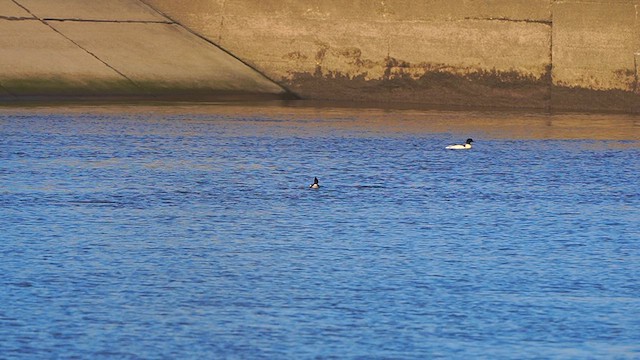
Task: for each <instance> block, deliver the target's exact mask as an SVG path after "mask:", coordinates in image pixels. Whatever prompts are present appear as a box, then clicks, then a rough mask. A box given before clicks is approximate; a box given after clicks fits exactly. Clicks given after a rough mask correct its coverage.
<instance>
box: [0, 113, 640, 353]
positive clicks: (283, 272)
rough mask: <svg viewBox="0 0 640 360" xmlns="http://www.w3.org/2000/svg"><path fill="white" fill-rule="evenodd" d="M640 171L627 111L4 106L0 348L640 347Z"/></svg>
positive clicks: (639, 145)
mask: <svg viewBox="0 0 640 360" xmlns="http://www.w3.org/2000/svg"><path fill="white" fill-rule="evenodd" d="M527 124H529V125H527ZM467 137H473V138H474V140H475V146H474V148H473V149H472V150H470V151H447V150H444V146H446V145H448V144H449V143H451V142H459V141H463V140H464V139H466V138H467ZM639 174H640V126H639V125H638V122H637V119H634V118H628V117H624V116H622V117H621V116H617V117H616V116H611V119H608V118H607V116H603V115H600V116H595V115H594V116H590V115H554V116H545V115H532V116H529V115H526V114H506V115H505V114H491V113H470V112H457V113H456V112H433V111H432V112H424V113H421V112H419V111H407V112H403V111H400V110H398V111H382V110H363V109H360V110H344V109H343V110H334V109H311V110H309V109H296V108H286V107H284V108H279V107H275V108H262V107H260V106H255V107H251V108H244V107H242V106H232V107H226V106H223V105H217V106H210V107H205V108H204V109H202V108H198V109H191V108H190V107H188V106H185V107H182V108H178V109H171V108H163V107H160V108H154V107H150V108H143V109H136V108H135V107H133V108H128V107H123V108H117V107H116V108H107V109H102V108H99V107H98V108H92V107H87V108H82V107H81V108H79V109H78V108H75V109H69V110H66V109H60V108H57V109H56V108H54V109H46V108H45V109H21V110H20V109H19V110H16V109H10V110H6V109H5V110H4V111H0V231H1V232H0V238H1V239H0V358H2V359H41V358H46V359H48V358H64V359H67V358H86V359H101V358H109V359H186V358H193V359H217V358H266V359H283V358H292V359H300V358H363V359H364V358H367V359H368V358H394V359H395V358H397V359H403V358H414V359H415V358H491V359H495V358H517V359H526V358H636V359H637V358H640V181H639V180H638V175H639ZM314 176H317V177H318V178H319V179H320V185H321V188H320V189H318V190H312V189H309V188H308V186H309V184H310V183H311V182H312V181H313V177H314Z"/></svg>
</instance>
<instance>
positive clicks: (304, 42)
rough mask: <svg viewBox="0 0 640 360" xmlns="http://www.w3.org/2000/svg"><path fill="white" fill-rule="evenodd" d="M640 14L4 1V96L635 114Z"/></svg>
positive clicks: (406, 1)
mask: <svg viewBox="0 0 640 360" xmlns="http://www.w3.org/2000/svg"><path fill="white" fill-rule="evenodd" d="M639 8H640V0H615V1H604V0H494V1H487V2H480V1H465V0H450V1H449V0H427V1H416V0H386V1H358V2H344V1H341V0H323V1H307V0H290V1H286V2H285V1H279V0H261V1H257V0H234V1H228V0H192V1H184V2H177V1H173V0H108V1H103V2H99V3H97V4H94V2H88V1H83V0H58V1H47V0H0V31H2V34H3V36H2V37H1V38H0V48H1V49H2V53H0V99H3V98H4V99H7V98H9V99H10V98H21V97H29V96H38V95H43V96H51V95H65V94H66V95H69V96H77V95H95V96H104V95H118V96H163V95H176V94H177V95H182V96H186V97H189V98H198V97H207V96H210V97H214V98H215V97H216V96H223V95H225V94H226V95H228V94H261V95H264V96H272V97H286V96H289V95H291V94H289V93H288V92H287V90H285V89H288V90H290V91H291V92H292V93H295V94H296V95H297V96H299V97H301V98H304V99H313V100H330V101H366V102H375V103H389V104H420V105H444V106H499V107H512V108H533V109H543V110H605V111H626V112H639V111H640V86H639V85H640V83H639V80H638V64H639V63H640V19H639V15H638V13H639ZM223 49H224V50H223ZM230 54H233V56H232V55H230ZM239 59H240V60H239ZM247 65H248V66H247Z"/></svg>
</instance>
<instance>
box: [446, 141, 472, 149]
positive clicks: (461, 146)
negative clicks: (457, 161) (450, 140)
mask: <svg viewBox="0 0 640 360" xmlns="http://www.w3.org/2000/svg"><path fill="white" fill-rule="evenodd" d="M472 142H473V139H467V141H466V142H465V143H464V144H455V145H449V146H447V147H446V148H445V149H449V150H469V149H471V143H472Z"/></svg>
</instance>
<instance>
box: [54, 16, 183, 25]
mask: <svg viewBox="0 0 640 360" xmlns="http://www.w3.org/2000/svg"><path fill="white" fill-rule="evenodd" d="M42 20H43V21H59V22H65V21H69V22H82V23H115V24H167V25H173V24H174V22H172V21H169V20H166V21H162V20H105V19H77V18H64V19H63V18H42Z"/></svg>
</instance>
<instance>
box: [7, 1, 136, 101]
mask: <svg viewBox="0 0 640 360" xmlns="http://www.w3.org/2000/svg"><path fill="white" fill-rule="evenodd" d="M12 1H13V2H14V3H15V4H16V5H18V6H19V7H21V8H22V9H24V11H26V12H28V13H29V14H30V15H31V16H33V17H34V18H35V19H37V20H38V21H40V22H41V23H43V24H44V25H45V26H47V27H49V28H50V29H51V30H53V31H55V32H56V33H57V34H59V35H60V36H62V37H63V38H65V39H67V41H69V42H71V43H72V44H74V45H75V46H77V47H78V48H79V49H82V50H83V51H84V52H86V53H87V54H89V55H91V56H92V57H94V58H95V59H96V60H98V61H100V62H101V63H102V64H104V65H105V66H106V67H108V68H109V69H111V70H113V71H115V72H116V73H117V74H118V75H120V76H121V77H123V78H125V79H127V81H129V82H130V83H131V84H133V86H135V87H137V88H138V89H142V88H141V87H140V86H139V85H138V84H136V83H135V82H134V81H133V80H131V78H129V77H128V76H127V75H125V74H124V73H122V72H120V71H119V70H118V69H116V68H114V67H113V66H111V65H109V64H108V63H107V62H106V61H104V60H102V59H100V58H99V57H98V56H97V55H96V54H94V53H92V52H91V51H89V50H88V49H85V48H84V47H82V46H81V45H80V44H78V43H77V42H75V41H73V40H72V39H71V38H70V37H68V36H66V35H65V34H63V33H61V32H60V31H58V30H57V29H56V28H54V27H53V26H51V24H49V23H48V22H47V21H45V20H44V19H41V18H39V17H37V16H36V15H35V14H34V13H32V12H31V10H29V9H28V8H27V7H25V6H23V5H22V4H20V3H19V2H18V1H17V0H12Z"/></svg>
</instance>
